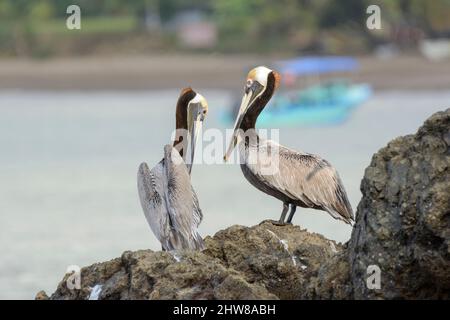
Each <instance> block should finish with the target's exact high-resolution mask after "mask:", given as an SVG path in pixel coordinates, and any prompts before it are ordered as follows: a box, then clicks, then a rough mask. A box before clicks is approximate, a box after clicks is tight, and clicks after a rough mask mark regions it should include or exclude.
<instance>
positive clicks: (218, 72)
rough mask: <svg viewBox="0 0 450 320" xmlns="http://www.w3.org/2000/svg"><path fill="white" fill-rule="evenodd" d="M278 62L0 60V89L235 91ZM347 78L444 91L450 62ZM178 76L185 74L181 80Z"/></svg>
mask: <svg viewBox="0 0 450 320" xmlns="http://www.w3.org/2000/svg"><path fill="white" fill-rule="evenodd" d="M276 60H278V59H277V58H268V57H261V56H249V55H193V54H187V55H153V56H105V57H101V56H87V57H76V58H54V59H49V60H31V59H6V58H3V59H0V90H9V89H13V90H14V89H19V90H20V89H23V90H48V91H53V90H56V91H58V90H62V91H64V90H71V91H77V90H79V91H108V90H127V91H141V90H145V91H147V90H164V89H173V88H181V87H185V86H189V85H190V86H192V87H195V88H202V89H224V90H236V89H237V88H239V86H240V84H241V82H242V77H243V76H244V75H245V73H246V70H248V69H249V68H251V67H252V66H255V65H260V64H270V63H271V62H273V61H276ZM359 61H360V63H361V68H360V70H359V71H358V72H357V73H355V74H351V75H350V78H351V79H354V80H355V81H358V82H366V83H369V84H371V85H372V86H373V88H374V89H375V90H382V91H385V90H406V91H408V90H411V91H416V90H428V91H430V90H435V91H440V90H448V89H449V87H448V83H450V61H449V60H445V61H437V62H433V61H429V60H425V59H424V58H421V57H418V56H399V57H395V58H392V59H379V58H375V57H361V58H359ZM180 75H184V76H183V77H180Z"/></svg>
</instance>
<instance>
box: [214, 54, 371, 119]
mask: <svg viewBox="0 0 450 320" xmlns="http://www.w3.org/2000/svg"><path fill="white" fill-rule="evenodd" d="M358 67H359V65H358V62H357V60H356V59H354V58H352V57H305V58H297V59H292V60H286V61H280V62H278V63H276V68H275V70H279V72H280V73H281V75H282V78H281V79H282V81H283V87H285V88H287V89H284V90H283V91H281V92H280V93H279V94H277V95H275V96H274V97H273V98H272V101H271V102H270V103H269V107H268V108H265V109H264V110H263V112H262V113H261V115H260V117H259V118H258V124H260V125H263V126H279V127H282V126H315V125H332V124H338V123H342V122H343V121H345V120H346V119H348V117H349V116H350V115H351V112H352V110H354V109H355V108H356V107H358V106H360V105H361V104H362V103H363V102H365V101H366V100H367V99H368V98H369V97H370V96H371V95H372V89H371V87H370V85H368V84H352V83H351V81H350V80H349V79H345V78H342V76H341V74H342V73H348V72H354V71H356V70H357V69H358ZM325 74H326V75H336V74H339V76H340V77H339V78H337V79H336V78H335V79H326V80H324V81H323V80H321V79H320V78H321V77H323V75H325ZM311 78H316V79H318V80H319V81H318V82H319V83H318V84H314V85H307V86H305V87H304V88H302V89H293V87H295V86H296V85H297V83H298V82H301V81H307V82H311V80H312V79H311ZM299 80H300V81H299ZM237 105H239V104H237ZM235 109H236V108H235ZM233 111H234V112H228V113H227V114H224V115H223V117H222V118H223V121H227V122H230V121H232V119H233V118H234V116H235V115H234V113H235V112H236V111H237V110H233Z"/></svg>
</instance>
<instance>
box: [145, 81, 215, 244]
mask: <svg viewBox="0 0 450 320" xmlns="http://www.w3.org/2000/svg"><path fill="white" fill-rule="evenodd" d="M207 112H208V104H207V102H206V100H205V98H203V96H201V95H200V94H198V93H196V92H194V91H193V90H192V89H191V88H187V89H183V91H182V92H181V94H180V97H179V99H178V103H177V108H176V134H175V140H174V142H173V146H171V145H166V146H165V147H164V158H163V159H162V160H161V161H160V162H159V163H158V164H157V165H156V166H154V167H153V169H151V170H150V169H149V167H148V165H147V164H146V163H145V162H144V163H142V164H141V165H140V166H139V170H138V174H137V185H138V191H139V198H140V200H141V205H142V209H143V211H144V215H145V218H146V219H147V222H148V224H149V225H150V228H151V229H152V231H153V233H154V234H155V236H156V238H157V239H158V240H159V241H160V242H161V245H162V248H163V250H165V251H171V250H179V249H192V250H202V249H203V248H204V245H203V240H202V237H201V236H200V234H199V233H198V231H197V228H198V225H199V224H200V222H201V221H202V218H203V215H202V211H201V209H200V206H199V202H198V199H197V195H196V193H195V191H194V189H193V188H192V185H191V179H190V173H191V170H192V163H193V160H194V152H195V142H196V140H197V137H198V133H199V131H200V129H201V126H202V123H203V120H204V119H205V116H206V114H207ZM188 136H190V139H188ZM188 149H189V151H190V164H189V165H188V166H186V164H185V161H186V155H187V151H188Z"/></svg>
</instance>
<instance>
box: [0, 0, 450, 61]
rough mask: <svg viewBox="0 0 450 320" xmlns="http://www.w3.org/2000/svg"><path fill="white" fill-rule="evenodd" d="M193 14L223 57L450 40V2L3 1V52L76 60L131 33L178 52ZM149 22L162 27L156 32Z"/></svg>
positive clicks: (0, 7) (0, 42)
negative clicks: (377, 12)
mask: <svg viewBox="0 0 450 320" xmlns="http://www.w3.org/2000/svg"><path fill="white" fill-rule="evenodd" d="M71 4H77V5H79V6H80V8H81V12H82V13H81V15H82V30H75V31H72V30H67V28H66V26H65V19H66V18H67V16H68V15H67V14H66V9H67V7H68V6H69V5H71ZM369 4H377V5H379V6H380V7H381V15H382V22H383V29H382V30H379V31H369V30H367V29H366V28H365V20H366V19H367V14H366V8H367V6H368V5H369ZM193 10H195V11H197V12H202V14H203V16H204V17H206V19H207V20H209V21H210V22H212V23H214V24H215V25H216V27H217V30H218V36H219V41H217V44H216V45H215V47H214V48H212V50H216V51H223V52H242V51H260V50H264V51H302V52H309V51H311V52H329V53H340V52H345V51H351V52H355V50H356V52H358V51H361V52H364V51H367V50H370V49H371V48H372V47H374V46H375V45H377V44H380V43H388V42H398V43H400V45H405V43H406V46H407V47H408V46H411V44H412V45H416V44H417V43H416V42H417V39H418V38H423V37H448V36H449V35H450V19H448V17H449V16H450V0H433V1H427V0H346V1H336V0H314V1H313V0H245V1H241V0H215V1H207V0H190V1H183V0H135V1H126V0H96V1H92V0H0V54H3V55H4V54H7V55H37V56H41V55H52V54H70V53H73V52H67V50H68V49H67V48H74V47H80V46H83V47H84V48H83V50H81V52H91V51H93V50H94V49H95V46H97V45H98V43H102V45H105V43H108V42H109V43H111V47H113V46H114V48H116V49H117V46H118V45H119V46H120V41H119V43H118V42H117V40H118V39H121V37H123V36H125V35H126V36H127V38H128V39H135V38H139V39H142V38H143V35H145V39H147V40H148V41H153V39H166V40H165V41H158V45H160V46H161V48H160V49H161V50H167V49H170V47H176V48H178V47H177V43H176V40H175V41H174V39H176V37H174V30H173V28H171V27H170V26H172V24H171V23H172V22H173V21H174V20H176V18H177V14H179V13H180V12H186V11H193ZM149 17H151V19H153V20H152V21H153V22H154V23H155V21H156V24H157V25H158V27H157V28H154V27H153V28H149V24H148V19H149ZM153 26H154V24H153ZM404 34H407V36H406V37H405V36H404ZM408 37H409V38H408ZM99 40H101V41H99ZM61 42H63V43H65V42H72V44H68V45H61ZM75 42H76V43H75ZM152 48H153V49H154V47H152ZM137 50H138V51H139V50H140V49H139V48H137ZM143 50H144V49H143ZM210 50H211V49H210ZM144 51H145V50H144ZM77 52H79V51H77ZM77 52H75V53H77Z"/></svg>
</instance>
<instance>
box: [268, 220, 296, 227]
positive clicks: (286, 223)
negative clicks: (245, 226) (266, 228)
mask: <svg viewBox="0 0 450 320" xmlns="http://www.w3.org/2000/svg"><path fill="white" fill-rule="evenodd" d="M265 221H268V222H270V223H271V224H273V225H275V226H279V227H283V226H289V225H292V223H290V222H281V221H279V220H265Z"/></svg>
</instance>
